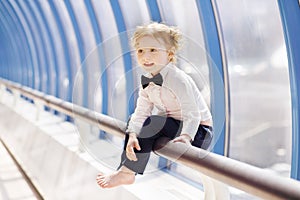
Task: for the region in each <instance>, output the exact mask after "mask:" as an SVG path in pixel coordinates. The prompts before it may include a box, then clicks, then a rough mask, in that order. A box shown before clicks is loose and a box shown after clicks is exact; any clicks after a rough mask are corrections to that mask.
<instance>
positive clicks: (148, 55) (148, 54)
mask: <svg viewBox="0 0 300 200" xmlns="http://www.w3.org/2000/svg"><path fill="white" fill-rule="evenodd" d="M150 59H151V54H150V52H145V54H144V60H150Z"/></svg>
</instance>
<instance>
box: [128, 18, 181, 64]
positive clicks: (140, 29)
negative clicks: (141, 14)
mask: <svg viewBox="0 0 300 200" xmlns="http://www.w3.org/2000/svg"><path fill="white" fill-rule="evenodd" d="M144 36H152V37H153V38H156V39H157V40H158V42H160V41H159V39H161V40H162V41H163V42H164V45H166V47H167V48H168V50H169V51H170V52H171V53H172V54H173V56H172V58H171V59H170V61H172V62H175V61H176V58H175V54H176V52H177V50H178V49H179V48H180V47H181V40H182V33H181V32H180V30H179V29H178V28H177V27H175V26H167V25H165V24H162V23H157V22H151V23H149V24H146V25H142V26H137V27H136V30H135V32H134V34H133V37H132V38H131V44H132V46H133V47H134V48H135V49H136V48H137V40H138V39H140V38H141V37H144Z"/></svg>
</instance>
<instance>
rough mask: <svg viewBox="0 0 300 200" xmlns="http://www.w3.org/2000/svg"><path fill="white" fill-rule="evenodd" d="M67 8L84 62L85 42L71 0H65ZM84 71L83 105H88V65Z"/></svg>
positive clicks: (81, 60) (83, 68) (81, 59)
mask: <svg viewBox="0 0 300 200" xmlns="http://www.w3.org/2000/svg"><path fill="white" fill-rule="evenodd" d="M64 3H65V5H66V8H67V10H68V13H69V15H70V18H71V21H72V25H73V28H74V32H75V36H76V39H77V44H78V48H79V54H80V62H81V63H82V62H83V61H84V59H85V56H86V55H85V54H86V52H84V44H83V41H82V36H81V35H80V33H81V32H80V29H79V26H78V23H77V20H76V17H75V13H74V11H73V8H72V6H71V3H70V1H69V0H65V1H64ZM82 73H83V91H82V95H83V103H82V104H83V105H82V106H83V107H86V108H87V107H88V74H87V69H86V67H82Z"/></svg>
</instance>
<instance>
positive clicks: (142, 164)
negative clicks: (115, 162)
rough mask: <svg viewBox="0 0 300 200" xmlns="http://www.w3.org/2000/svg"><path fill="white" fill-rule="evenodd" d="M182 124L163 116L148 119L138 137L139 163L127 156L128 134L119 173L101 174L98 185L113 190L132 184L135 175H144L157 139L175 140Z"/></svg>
mask: <svg viewBox="0 0 300 200" xmlns="http://www.w3.org/2000/svg"><path fill="white" fill-rule="evenodd" d="M180 127H181V126H180V122H179V121H177V120H174V119H172V118H167V117H162V116H150V117H148V118H147V119H146V120H145V122H144V124H143V127H142V129H141V132H140V134H139V137H138V141H139V145H140V147H141V151H137V150H135V153H136V156H137V159H138V160H137V161H130V160H129V159H127V156H126V146H127V143H128V139H129V135H128V134H126V137H125V144H124V151H123V153H122V156H121V163H120V167H119V168H118V171H117V172H115V173H112V174H109V175H103V174H99V175H98V177H97V182H98V184H99V185H100V186H101V187H103V188H111V187H116V186H119V185H124V184H132V183H133V182H134V179H135V174H136V173H139V174H143V172H144V170H145V168H146V165H147V163H148V160H149V157H150V153H151V151H152V148H153V144H154V143H155V141H156V139H157V138H159V137H161V136H164V137H169V138H171V139H173V138H174V137H175V136H176V135H178V133H179V132H180Z"/></svg>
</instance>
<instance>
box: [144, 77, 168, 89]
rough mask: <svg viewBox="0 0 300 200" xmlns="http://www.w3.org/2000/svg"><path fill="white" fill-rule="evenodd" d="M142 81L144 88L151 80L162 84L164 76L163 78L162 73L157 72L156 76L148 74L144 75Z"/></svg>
mask: <svg viewBox="0 0 300 200" xmlns="http://www.w3.org/2000/svg"><path fill="white" fill-rule="evenodd" d="M141 82H142V86H143V89H144V88H146V87H147V86H148V85H149V83H150V82H153V83H155V84H156V85H159V86H162V83H163V78H162V76H161V74H156V75H155V76H153V78H147V77H146V76H144V75H142V77H141Z"/></svg>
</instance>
